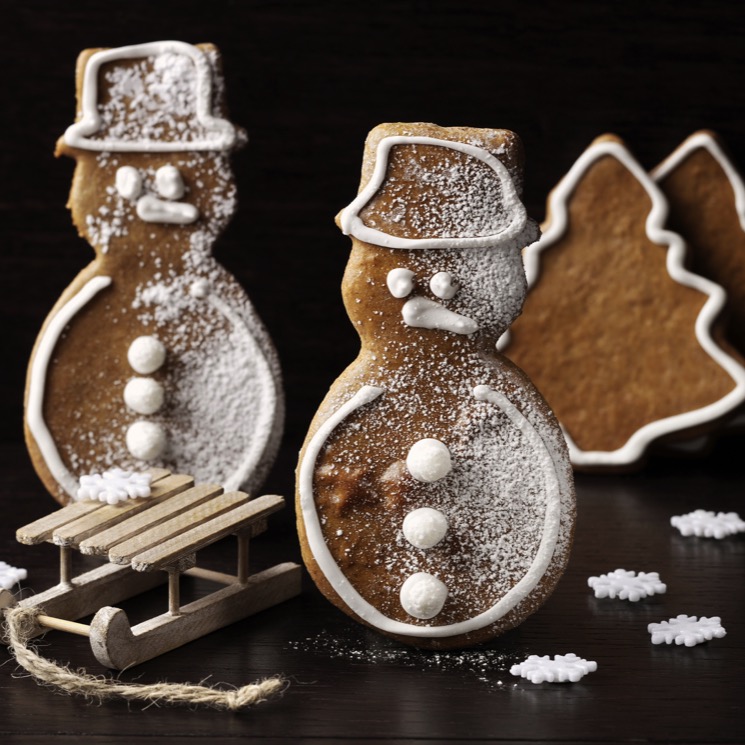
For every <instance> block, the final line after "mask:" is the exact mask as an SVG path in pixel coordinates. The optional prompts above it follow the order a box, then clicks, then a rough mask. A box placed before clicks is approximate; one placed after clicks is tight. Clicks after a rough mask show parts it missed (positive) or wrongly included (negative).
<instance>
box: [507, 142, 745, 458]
mask: <svg viewBox="0 0 745 745" xmlns="http://www.w3.org/2000/svg"><path fill="white" fill-rule="evenodd" d="M666 219H667V203H666V200H665V198H664V196H663V194H662V193H661V192H660V190H659V189H658V188H657V186H656V185H655V183H654V182H653V181H652V179H650V178H649V176H648V175H647V174H646V173H645V172H644V170H643V169H642V168H641V166H640V165H639V164H638V163H637V162H636V160H634V158H633V156H632V155H631V154H630V152H629V151H628V150H627V148H626V147H625V146H624V144H623V143H622V142H621V140H619V139H618V138H617V137H614V136H612V135H606V136H604V137H600V138H598V139H597V140H596V141H595V142H593V144H592V145H591V146H590V147H589V148H588V149H587V150H586V151H585V153H583V155H582V156H581V157H580V158H579V160H578V161H577V162H576V163H575V164H574V166H573V167H572V168H571V170H570V171H569V173H568V174H567V175H566V176H565V177H564V178H563V179H562V181H561V182H560V183H559V184H558V186H557V187H556V188H555V189H554V190H553V192H552V193H551V195H550V197H549V201H548V218H547V222H546V224H545V225H544V226H543V229H544V233H543V236H542V238H541V240H540V241H538V242H537V243H535V244H533V245H532V246H530V247H529V248H528V249H526V252H525V267H526V272H527V275H528V283H529V286H530V291H529V293H528V297H527V300H526V302H525V309H524V312H523V315H522V317H521V318H520V319H518V321H516V323H515V324H514V325H513V327H512V328H511V330H510V334H509V337H508V342H507V343H506V344H505V343H503V344H502V345H501V346H502V348H503V350H504V351H505V353H506V354H507V355H508V356H509V357H510V359H512V360H513V361H514V362H515V363H516V364H518V365H520V366H521V367H522V368H523V369H524V370H525V371H526V372H527V373H528V375H529V376H530V377H531V379H532V380H533V381H534V382H535V384H536V385H537V386H538V387H539V389H540V390H541V391H542V392H543V394H544V395H545V396H546V399H547V400H548V401H549V403H550V404H551V406H552V408H553V409H554V411H555V412H556V415H557V417H558V418H559V421H560V422H561V424H562V427H563V428H564V431H565V433H566V435H567V440H568V442H569V452H570V454H571V458H572V463H573V464H574V465H575V466H576V467H579V468H603V467H615V468H619V467H620V468H624V467H626V468H627V467H630V466H632V465H634V464H637V463H638V462H639V461H640V459H641V458H642V457H643V455H644V453H645V452H646V450H647V448H648V446H649V445H650V444H651V443H652V442H654V441H656V440H658V439H659V438H662V437H665V436H667V435H671V434H673V433H684V432H688V433H691V434H693V433H700V432H702V431H705V430H706V428H707V427H708V428H711V427H713V426H714V424H715V423H716V421H717V420H718V419H720V418H721V417H724V416H725V415H727V414H728V413H729V412H731V411H733V410H734V409H735V407H737V406H738V405H739V404H740V403H741V402H742V401H743V399H745V369H744V368H743V367H742V366H741V365H740V363H739V362H738V361H737V360H735V359H734V358H733V357H732V356H731V355H730V354H728V353H727V352H726V351H725V350H724V349H723V348H722V347H721V346H720V345H719V344H718V343H717V342H716V341H715V340H714V338H713V337H712V333H711V329H712V324H713V323H714V322H715V321H716V319H717V317H718V315H719V313H720V311H721V310H722V307H723V304H724V300H725V293H724V291H723V290H722V288H721V287H719V286H718V285H716V284H714V283H713V282H711V281H709V280H707V279H704V278H703V277H701V276H699V275H697V274H694V273H692V272H690V271H688V270H687V269H686V268H685V267H684V261H685V258H686V247H685V243H684V241H683V239H682V238H681V237H680V236H679V235H678V234H676V233H673V232H670V231H669V230H667V229H666V228H665V226H666Z"/></svg>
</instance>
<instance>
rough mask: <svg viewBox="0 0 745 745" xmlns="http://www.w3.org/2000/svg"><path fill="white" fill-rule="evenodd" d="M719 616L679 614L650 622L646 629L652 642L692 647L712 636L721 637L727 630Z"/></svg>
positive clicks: (709, 639) (710, 638)
mask: <svg viewBox="0 0 745 745" xmlns="http://www.w3.org/2000/svg"><path fill="white" fill-rule="evenodd" d="M721 620H722V619H721V618H719V616H712V617H711V618H706V617H705V616H701V618H699V619H697V618H696V616H686V615H685V614H681V615H679V616H676V617H675V618H671V619H670V620H669V621H662V622H661V623H650V624H649V626H647V631H649V633H650V634H652V644H662V643H663V642H664V643H665V644H672V643H673V642H674V643H675V644H685V645H686V647H694V646H696V644H701V642H708V641H711V640H712V639H713V638H714V637H716V638H717V639H721V638H722V637H723V636H726V634H727V632H726V631H725V630H724V626H722V623H721Z"/></svg>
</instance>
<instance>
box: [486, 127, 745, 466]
mask: <svg viewBox="0 0 745 745" xmlns="http://www.w3.org/2000/svg"><path fill="white" fill-rule="evenodd" d="M606 156H610V157H612V158H615V159H616V160H618V161H619V162H620V163H621V164H622V165H623V166H625V167H626V168H627V169H628V170H629V171H630V172H631V174H632V175H633V176H634V178H635V179H636V180H637V181H638V182H639V183H640V184H641V185H642V186H643V187H644V189H645V191H646V192H647V195H648V196H649V197H650V199H651V201H652V209H651V210H650V212H649V215H648V216H647V221H646V232H647V237H648V238H649V240H650V241H652V242H653V243H656V244H658V245H661V246H664V245H667V246H668V249H667V263H666V266H667V272H668V274H669V275H670V278H671V279H673V280H674V281H675V282H677V283H678V284H681V285H683V286H685V287H691V288H693V289H695V290H698V291H699V292H701V293H703V294H704V295H708V296H709V299H708V300H707V301H706V302H705V303H704V305H703V307H702V308H701V312H700V313H699V315H698V317H697V319H696V325H695V331H696V339H697V340H698V343H699V344H700V345H701V347H702V348H703V350H704V351H705V352H706V353H707V354H708V355H709V357H711V358H712V359H713V360H714V362H716V363H717V364H718V365H719V366H720V367H722V368H723V369H724V370H725V371H726V372H727V373H728V374H729V376H730V377H731V378H732V379H733V381H734V382H735V388H734V389H733V390H732V391H730V392H729V393H728V394H727V395H726V396H724V397H723V398H721V399H719V400H718V401H715V402H714V403H711V404H708V405H707V406H704V407H702V408H700V409H694V410H693V411H687V412H683V413H681V414H675V415H673V416H670V417H666V418H665V419H658V420H657V421H654V422H650V423H649V424H645V425H644V426H643V427H641V428H640V429H638V430H637V431H636V432H634V434H633V435H631V437H630V438H629V439H628V441H627V442H626V443H625V444H624V445H623V446H622V447H620V448H618V449H617V450H610V451H602V450H582V449H581V448H580V447H578V446H577V444H576V443H575V442H574V440H572V438H571V436H570V435H569V434H568V433H567V431H566V430H565V429H564V436H565V438H566V441H567V445H568V447H569V456H570V460H571V462H572V464H574V465H575V466H612V465H628V464H631V463H635V462H636V461H638V460H639V458H640V457H641V456H642V455H643V453H644V452H645V451H646V449H647V447H648V446H649V444H650V443H652V442H653V441H654V440H657V439H659V438H660V437H663V436H664V435H667V434H670V433H671V432H677V431H679V430H682V429H688V428H691V427H695V426H698V425H701V424H704V423H706V422H708V421H710V420H712V419H716V418H718V417H721V416H724V415H725V414H727V413H728V412H730V411H731V410H732V409H734V408H735V407H737V406H738V405H739V404H741V403H742V402H743V401H744V400H745V368H743V367H742V366H741V365H740V364H739V363H738V362H737V361H736V360H735V359H733V358H732V357H730V356H729V355H728V354H727V353H726V352H725V351H724V350H723V349H721V348H720V347H719V346H718V345H717V344H716V342H715V341H714V339H713V337H712V335H711V327H712V325H713V323H714V321H715V320H716V317H717V316H718V314H719V312H720V311H721V310H722V308H723V307H724V303H725V300H726V293H725V291H724V289H723V288H722V287H720V286H719V285H717V284H715V283H714V282H711V281H710V280H708V279H705V278H704V277H701V276H700V275H698V274H693V273H692V272H690V271H688V270H687V269H686V268H685V265H684V264H685V257H686V245H685V242H684V240H683V238H682V237H681V236H680V235H678V234H677V233H673V232H672V231H669V230H665V229H664V224H665V220H666V218H667V213H668V205H667V200H666V199H665V196H664V195H663V194H662V192H661V191H660V189H659V187H658V186H657V185H656V184H655V182H654V181H652V179H651V178H650V177H649V176H648V175H647V173H646V172H645V171H644V169H643V168H642V167H641V166H640V165H639V163H638V162H637V161H636V160H635V159H634V157H633V156H632V155H631V153H630V152H629V151H628V150H627V149H626V147H624V146H623V145H622V144H620V143H618V142H609V141H602V142H595V143H593V144H592V145H591V146H590V147H589V148H588V149H587V150H585V152H584V153H582V155H581V156H580V157H579V159H578V160H577V161H576V162H575V163H574V165H573V166H572V168H571V169H570V170H569V172H568V173H567V174H566V176H564V178H563V179H562V180H561V181H560V182H559V184H558V185H557V186H556V188H555V189H554V190H553V191H552V192H551V195H550V197H549V208H548V214H549V215H550V221H549V223H548V226H547V227H546V229H545V230H544V232H543V235H542V236H541V238H540V240H538V241H537V242H536V243H533V244H531V245H530V246H528V247H527V248H526V249H525V251H524V253H523V260H524V263H525V275H526V277H527V280H528V291H530V288H531V287H532V286H533V285H535V283H536V281H537V280H538V278H539V276H540V255H541V253H542V252H543V251H545V250H546V249H547V248H549V247H550V246H552V245H553V244H554V243H556V242H557V241H558V240H559V239H560V238H561V237H562V236H563V235H564V233H565V231H566V229H567V227H568V225H569V212H568V207H567V205H568V201H569V199H570V198H571V196H572V194H573V192H574V189H575V188H576V187H577V185H578V184H579V182H580V180H581V178H582V177H583V176H584V174H585V172H586V171H587V170H588V169H589V168H590V166H592V165H593V164H594V163H595V162H596V161H598V160H600V158H603V157H606ZM504 348H505V345H504V344H500V350H501V349H504ZM562 429H563V427H562Z"/></svg>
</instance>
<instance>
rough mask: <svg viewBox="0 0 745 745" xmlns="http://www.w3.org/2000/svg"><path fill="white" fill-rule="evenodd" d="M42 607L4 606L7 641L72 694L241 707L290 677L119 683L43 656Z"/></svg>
mask: <svg viewBox="0 0 745 745" xmlns="http://www.w3.org/2000/svg"><path fill="white" fill-rule="evenodd" d="M40 613H41V610H40V609H39V608H22V607H15V608H10V609H8V610H6V611H5V618H6V622H7V643H8V645H9V647H10V651H11V653H12V654H13V656H14V657H15V659H16V662H17V663H18V664H19V665H20V666H21V667H22V668H24V669H25V670H26V671H27V672H29V673H30V674H31V675H32V676H33V677H34V678H36V679H37V681H38V682H39V683H40V684H47V685H50V686H53V687H55V688H58V689H61V690H62V691H65V692H67V693H70V694H77V695H80V696H84V697H85V698H87V699H91V700H96V701H98V702H101V701H103V700H105V699H115V698H118V699H125V700H127V701H143V702H145V703H146V704H154V705H159V704H176V705H179V704H183V705H186V706H194V707H196V706H207V707H210V708H212V709H220V710H224V711H239V710H241V709H245V708H246V707H248V706H253V705H254V704H258V703H261V702H263V701H266V700H268V699H269V698H272V697H273V696H276V695H277V694H279V693H281V692H282V691H283V690H284V689H285V687H286V682H285V681H284V680H283V679H282V678H281V677H279V676H275V677H273V678H267V679H266V680H262V681H260V682H258V683H252V684H250V685H245V686H243V687H241V688H236V689H233V690H223V689H219V688H213V687H211V686H203V685H196V684H192V683H153V684H140V683H120V682H119V681H117V680H116V679H114V678H111V677H106V676H95V675H89V674H88V673H86V672H84V671H82V670H72V669H70V668H69V667H67V666H64V665H58V664H57V663H55V662H52V661H50V660H47V659H45V658H44V657H41V656H40V655H39V654H38V653H37V652H36V651H35V650H34V649H33V648H32V647H30V646H29V641H30V640H31V639H32V638H33V637H34V636H35V635H36V634H37V632H38V628H39V627H38V624H37V623H36V617H37V615H39V614H40Z"/></svg>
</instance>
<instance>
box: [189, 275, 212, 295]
mask: <svg viewBox="0 0 745 745" xmlns="http://www.w3.org/2000/svg"><path fill="white" fill-rule="evenodd" d="M189 294H190V295H191V296H192V297H196V298H200V299H201V298H205V297H207V295H209V294H210V283H209V282H208V281H207V280H206V279H197V280H196V281H194V282H192V285H191V287H190V288H189Z"/></svg>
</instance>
